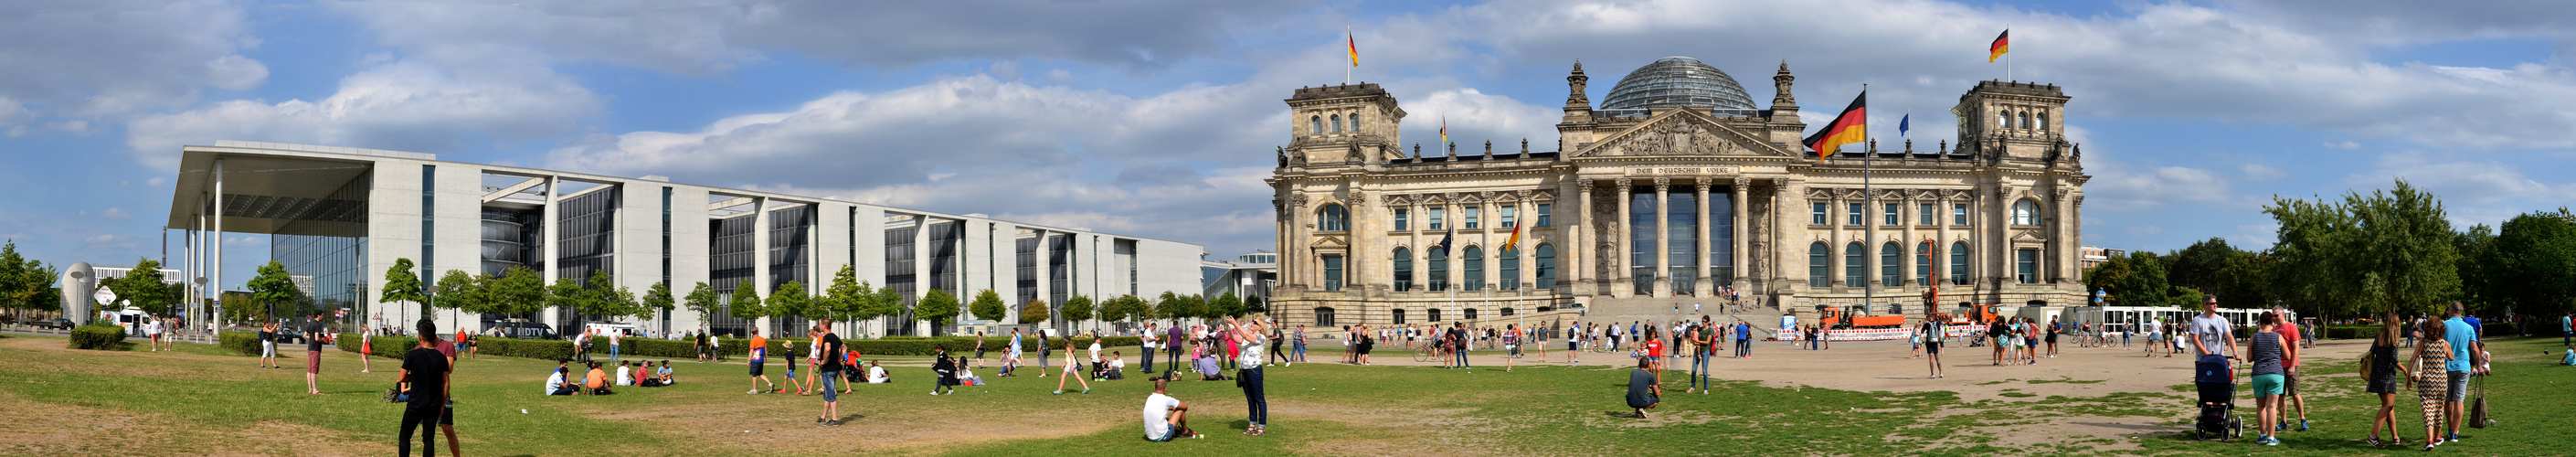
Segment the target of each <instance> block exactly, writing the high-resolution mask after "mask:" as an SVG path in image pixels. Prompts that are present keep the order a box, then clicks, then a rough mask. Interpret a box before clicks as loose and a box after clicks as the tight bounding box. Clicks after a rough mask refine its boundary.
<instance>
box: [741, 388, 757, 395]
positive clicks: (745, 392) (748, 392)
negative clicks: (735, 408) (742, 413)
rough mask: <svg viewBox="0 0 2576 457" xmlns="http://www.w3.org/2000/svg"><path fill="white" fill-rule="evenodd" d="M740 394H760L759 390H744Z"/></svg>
mask: <svg viewBox="0 0 2576 457" xmlns="http://www.w3.org/2000/svg"><path fill="white" fill-rule="evenodd" d="M742 393H744V394H759V393H760V389H752V390H745V391H742Z"/></svg>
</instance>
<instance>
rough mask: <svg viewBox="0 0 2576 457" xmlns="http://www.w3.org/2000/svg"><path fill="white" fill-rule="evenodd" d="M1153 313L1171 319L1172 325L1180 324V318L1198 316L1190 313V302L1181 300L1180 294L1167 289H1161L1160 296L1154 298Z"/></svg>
mask: <svg viewBox="0 0 2576 457" xmlns="http://www.w3.org/2000/svg"><path fill="white" fill-rule="evenodd" d="M1154 315H1155V316H1160V317H1162V318H1164V319H1171V320H1172V325H1181V323H1180V320H1181V319H1188V318H1193V317H1198V315H1196V314H1191V313H1190V304H1189V303H1188V302H1185V301H1182V300H1181V294H1178V293H1173V292H1172V291H1168V290H1167V291H1163V295H1162V296H1161V297H1156V298H1155V299H1154Z"/></svg>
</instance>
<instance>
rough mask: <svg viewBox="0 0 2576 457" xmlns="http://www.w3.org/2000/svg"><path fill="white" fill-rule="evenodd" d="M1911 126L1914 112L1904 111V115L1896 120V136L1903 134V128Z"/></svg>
mask: <svg viewBox="0 0 2576 457" xmlns="http://www.w3.org/2000/svg"><path fill="white" fill-rule="evenodd" d="M1913 126H1914V113H1905V117H1903V118H1898V119H1897V120H1896V136H1905V130H1906V129H1908V128H1911V127H1913Z"/></svg>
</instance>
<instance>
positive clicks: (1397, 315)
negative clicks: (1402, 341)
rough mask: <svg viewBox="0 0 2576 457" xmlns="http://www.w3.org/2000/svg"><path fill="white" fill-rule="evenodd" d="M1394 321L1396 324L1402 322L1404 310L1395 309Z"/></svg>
mask: <svg viewBox="0 0 2576 457" xmlns="http://www.w3.org/2000/svg"><path fill="white" fill-rule="evenodd" d="M1395 323H1397V324H1403V323H1404V310H1401V309H1399V310H1395Z"/></svg>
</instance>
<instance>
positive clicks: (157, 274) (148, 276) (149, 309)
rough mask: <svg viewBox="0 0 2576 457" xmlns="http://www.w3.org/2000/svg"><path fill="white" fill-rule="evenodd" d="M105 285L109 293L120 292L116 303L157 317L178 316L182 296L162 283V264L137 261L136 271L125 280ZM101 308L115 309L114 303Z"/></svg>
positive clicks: (150, 260) (117, 280)
mask: <svg viewBox="0 0 2576 457" xmlns="http://www.w3.org/2000/svg"><path fill="white" fill-rule="evenodd" d="M102 282H105V283H106V284H105V285H106V286H107V287H108V289H109V290H114V291H116V301H118V302H123V303H124V304H125V305H126V306H132V307H135V308H137V309H141V310H143V312H146V313H151V314H152V315H154V316H171V315H176V314H178V312H177V310H176V306H177V305H178V304H179V296H178V294H176V293H174V291H172V290H171V289H170V285H169V284H167V283H166V282H164V281H163V280H162V278H161V262H158V261H154V260H152V259H151V258H148V257H146V258H141V259H137V260H135V261H134V270H133V271H127V272H125V276H124V277H121V278H116V279H110V280H107V281H102ZM101 305H102V307H106V306H105V305H113V303H103V304H101ZM110 309H113V308H110Z"/></svg>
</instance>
